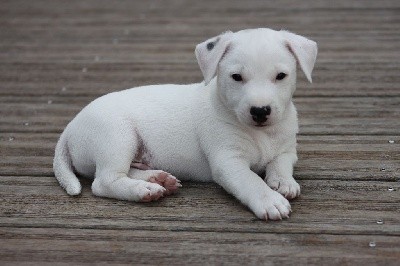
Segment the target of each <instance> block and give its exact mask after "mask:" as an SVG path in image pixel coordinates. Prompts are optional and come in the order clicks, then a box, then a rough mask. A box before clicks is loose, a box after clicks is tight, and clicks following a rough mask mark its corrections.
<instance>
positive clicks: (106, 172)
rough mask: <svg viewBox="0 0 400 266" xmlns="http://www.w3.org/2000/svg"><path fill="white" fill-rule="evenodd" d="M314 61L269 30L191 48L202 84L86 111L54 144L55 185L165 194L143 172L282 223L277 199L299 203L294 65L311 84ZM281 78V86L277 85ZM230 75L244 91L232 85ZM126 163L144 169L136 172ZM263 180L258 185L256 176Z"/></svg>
mask: <svg viewBox="0 0 400 266" xmlns="http://www.w3.org/2000/svg"><path fill="white" fill-rule="evenodd" d="M209 42H214V43H215V45H214V47H213V48H212V49H207V44H208V43H209ZM316 54H317V46H316V43H315V42H313V41H310V40H308V39H306V38H304V37H301V36H298V35H295V34H293V33H288V32H283V31H273V30H270V29H253V30H244V31H239V32H236V33H232V32H227V33H224V34H222V35H220V36H217V37H214V38H211V39H210V40H207V41H205V42H203V43H201V44H199V45H198V46H197V47H196V57H197V59H198V62H199V65H200V68H201V70H202V72H203V75H204V77H205V82H202V83H197V84H189V85H156V86H145V87H139V88H133V89H129V90H125V91H121V92H115V93H110V94H108V95H105V96H103V97H100V98H98V99H96V100H95V101H93V102H92V103H90V104H89V105H88V106H86V107H85V108H84V109H83V110H82V111H81V112H80V113H79V114H78V115H77V116H76V117H75V118H74V119H73V120H72V121H71V122H70V123H69V124H68V126H67V127H66V129H65V130H64V132H63V133H62V135H61V137H60V140H59V143H58V144H57V147H56V153H55V158H54V172H55V175H56V177H57V180H58V181H59V182H60V185H61V186H62V187H64V188H65V189H66V191H67V193H68V194H70V195H77V194H79V193H80V191H81V186H80V183H79V180H78V179H77V178H76V176H75V174H74V172H76V173H79V174H80V175H83V176H88V177H93V176H94V177H95V179H94V181H93V185H92V191H93V193H94V194H95V195H97V196H103V197H111V198H117V199H122V200H133V201H140V200H145V201H146V200H155V199H158V198H159V197H160V195H162V194H163V193H164V192H165V190H166V188H165V187H166V186H165V187H164V185H163V183H160V182H158V183H154V182H153V183H152V182H149V181H151V180H153V181H154V174H155V173H158V172H155V171H154V170H146V168H147V167H149V168H151V169H158V170H163V171H166V172H169V173H172V174H174V175H176V176H179V177H180V178H181V179H184V180H196V181H215V182H217V183H218V184H220V185H221V186H222V187H223V188H224V189H225V190H226V191H228V192H229V193H231V194H233V195H234V196H235V197H236V198H238V199H239V200H240V201H241V202H242V203H243V204H245V205H247V206H248V207H249V208H250V209H251V210H252V211H253V212H254V213H255V214H256V216H257V217H259V218H261V219H275V220H276V219H282V218H286V217H288V216H289V213H290V211H291V209H290V204H289V202H288V201H287V199H285V197H283V196H282V195H281V194H283V195H284V196H286V197H287V198H289V199H290V198H294V197H296V196H298V195H299V194H300V186H299V185H298V184H297V182H296V181H295V180H294V179H293V177H292V174H293V165H294V164H295V162H296V161H297V155H296V133H297V132H298V122H297V113H296V109H295V107H294V105H293V103H292V95H293V93H294V91H295V87H296V86H295V83H296V60H297V62H299V64H300V66H301V68H302V69H303V71H304V72H305V74H306V76H307V78H308V79H309V80H310V81H311V72H312V69H313V66H314V62H315V59H316ZM280 72H284V73H286V74H287V77H286V78H285V79H283V80H280V81H279V80H276V75H277V74H278V73H280ZM235 73H236V74H237V73H239V74H241V75H242V77H243V81H241V82H240V81H239V82H238V81H235V80H233V79H232V77H231V75H232V74H235ZM267 105H269V106H270V107H271V110H272V111H271V114H270V115H269V117H268V120H267V121H266V122H265V123H264V124H263V127H257V126H256V122H254V121H253V119H252V116H251V115H250V108H251V107H252V106H256V107H261V106H267ZM133 162H136V163H135V165H144V167H139V168H140V169H141V170H134V169H133V167H132V166H131V165H132V163H133ZM262 172H266V176H265V181H264V180H262V179H261V178H260V177H259V176H258V175H257V174H256V173H262ZM152 175H153V177H151V176H152ZM170 177H171V179H170V180H172V181H171V182H174V180H176V179H172V176H170ZM160 184H161V185H160ZM267 184H268V185H267ZM177 187H178V184H177V186H176V188H177ZM167 189H168V188H167Z"/></svg>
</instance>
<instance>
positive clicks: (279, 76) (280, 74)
mask: <svg viewBox="0 0 400 266" xmlns="http://www.w3.org/2000/svg"><path fill="white" fill-rule="evenodd" d="M286 76H287V75H286V74H285V73H283V72H281V73H279V74H278V75H276V80H282V79H284V78H285V77H286Z"/></svg>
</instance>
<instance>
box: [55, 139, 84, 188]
mask: <svg viewBox="0 0 400 266" xmlns="http://www.w3.org/2000/svg"><path fill="white" fill-rule="evenodd" d="M53 170H54V174H55V176H56V178H57V180H58V183H60V185H61V187H63V188H64V189H65V191H67V193H68V194H69V195H71V196H75V195H78V194H80V193H81V189H82V187H81V183H80V182H79V180H78V178H77V177H76V175H75V174H74V171H73V168H72V162H71V157H70V154H69V151H68V146H67V139H66V136H65V132H63V133H62V134H61V137H60V139H59V140H58V143H57V146H56V151H55V155H54V161H53Z"/></svg>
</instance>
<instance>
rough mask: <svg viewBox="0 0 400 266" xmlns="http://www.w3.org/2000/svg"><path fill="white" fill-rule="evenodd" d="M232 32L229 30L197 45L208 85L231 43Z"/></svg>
mask: <svg viewBox="0 0 400 266" xmlns="http://www.w3.org/2000/svg"><path fill="white" fill-rule="evenodd" d="M232 34H233V33H232V32H231V31H227V32H225V33H223V34H221V35H219V36H217V37H214V38H211V39H208V40H207V41H205V42H202V43H199V44H198V45H197V46H196V50H195V54H196V58H197V62H198V63H199V66H200V70H201V72H202V73H203V76H204V81H205V84H206V85H207V84H208V83H209V82H210V81H211V79H212V78H213V77H215V75H216V72H217V67H218V63H219V61H220V60H221V58H222V57H223V56H224V54H225V52H226V50H227V48H228V45H229V43H230V40H231V37H232Z"/></svg>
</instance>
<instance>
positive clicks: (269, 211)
mask: <svg viewBox="0 0 400 266" xmlns="http://www.w3.org/2000/svg"><path fill="white" fill-rule="evenodd" d="M258 196H260V197H257V198H256V199H254V200H253V201H252V202H251V204H250V208H251V209H252V211H253V212H254V213H255V215H256V216H257V217H258V218H260V219H265V220H282V219H283V218H289V214H290V212H291V211H292V208H291V207H290V203H289V201H288V200H287V199H285V198H284V197H283V196H282V195H281V194H279V193H278V192H276V191H273V190H272V189H269V188H268V190H267V191H265V192H264V193H263V194H262V195H258Z"/></svg>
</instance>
